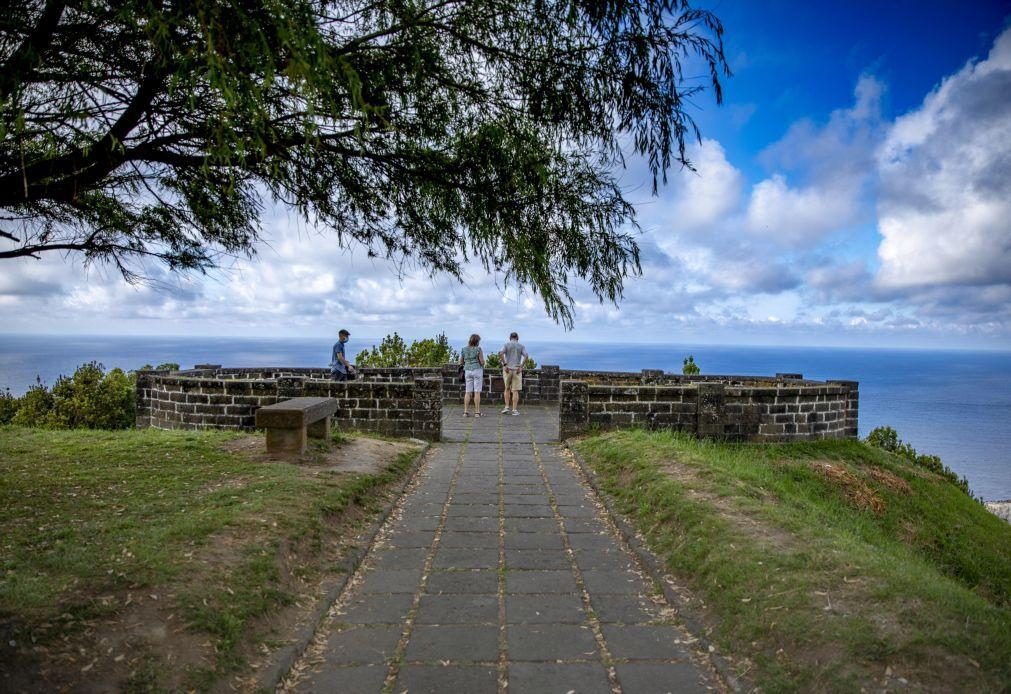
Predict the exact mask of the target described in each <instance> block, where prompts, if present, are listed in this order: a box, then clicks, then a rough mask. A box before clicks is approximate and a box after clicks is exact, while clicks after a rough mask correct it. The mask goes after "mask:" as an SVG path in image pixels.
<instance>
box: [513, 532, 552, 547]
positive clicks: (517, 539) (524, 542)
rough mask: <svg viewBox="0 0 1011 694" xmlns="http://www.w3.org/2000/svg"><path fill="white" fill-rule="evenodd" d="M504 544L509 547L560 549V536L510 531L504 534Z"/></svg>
mask: <svg viewBox="0 0 1011 694" xmlns="http://www.w3.org/2000/svg"><path fill="white" fill-rule="evenodd" d="M505 546H506V549H507V550H510V549H557V550H560V549H562V536H561V535H560V534H558V532H557V531H556V532H553V533H511V532H508V531H507V532H506V534H505Z"/></svg>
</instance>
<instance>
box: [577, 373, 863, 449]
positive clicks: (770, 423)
mask: <svg viewBox="0 0 1011 694" xmlns="http://www.w3.org/2000/svg"><path fill="white" fill-rule="evenodd" d="M561 379H562V380H561V387H560V392H561V399H560V403H559V413H560V424H561V432H562V437H563V438H565V437H568V436H573V435H575V434H578V433H581V432H583V431H586V430H588V429H590V428H591V427H595V428H603V429H610V428H625V427H630V426H641V427H646V428H649V429H672V430H676V431H684V432H688V433H691V434H695V435H697V436H700V437H707V438H715V439H721V440H727V441H755V442H758V441H812V440H817V439H842V438H853V439H855V438H857V418H858V413H859V385H858V383H857V382H856V381H827V382H819V381H808V380H804V379H803V378H801V376H800V374H777V375H776V376H775V377H768V378H761V377H754V376H681V375H680V374H665V373H664V372H663V371H653V370H644V371H642V372H640V373H605V372H590V371H562V372H561Z"/></svg>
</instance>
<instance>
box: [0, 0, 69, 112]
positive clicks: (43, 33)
mask: <svg viewBox="0 0 1011 694" xmlns="http://www.w3.org/2000/svg"><path fill="white" fill-rule="evenodd" d="M66 5H67V3H66V2H64V1H63V0H50V2H47V3H46V6H45V8H43V10H42V16H41V17H39V23H38V24H36V25H35V29H33V30H32V32H31V33H30V34H28V36H26V37H25V40H24V41H22V42H21V45H20V46H18V48H17V50H15V51H14V53H12V54H11V57H10V58H8V59H7V62H6V63H4V64H3V65H2V66H0V101H4V100H6V99H7V98H8V97H10V95H11V94H12V93H13V92H14V90H15V89H16V88H17V86H18V84H20V82H21V79H22V78H23V77H24V76H25V75H26V74H27V73H29V72H31V71H32V70H34V69H35V68H37V67H38V66H39V64H40V63H41V62H42V51H43V49H44V48H45V47H46V46H47V45H49V41H50V40H51V39H52V36H53V32H55V31H56V26H57V25H58V24H59V23H60V17H62V16H63V10H64V8H65V7H66Z"/></svg>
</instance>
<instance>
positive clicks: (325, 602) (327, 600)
mask: <svg viewBox="0 0 1011 694" xmlns="http://www.w3.org/2000/svg"><path fill="white" fill-rule="evenodd" d="M430 447H431V445H430V444H429V443H427V442H424V445H423V446H422V447H421V448H420V449H419V450H418V453H417V454H416V455H415V456H414V460H413V461H412V462H411V467H410V468H408V470H407V472H406V473H405V474H404V476H403V478H402V479H401V481H400V482H399V483H398V484H397V485H396V486H394V487H392V489H391V491H392V492H393V493H392V494H391V495H390V500H389V501H387V502H386V503H385V504H384V505H383V508H382V510H381V511H380V512H379V513H378V514H377V515H376V517H375V518H374V519H373V521H372V524H371V525H370V526H369V529H368V530H367V531H366V533H365V535H366V536H367V537H368V540H367V541H366V542H363V543H362V544H360V545H359V546H358V547H357V548H355V549H354V550H352V551H351V552H349V553H348V554H347V556H345V557H343V558H342V559H341V561H340V562H339V564H338V565H339V566H340V567H341V569H342V570H343V573H342V574H341V576H340V578H336V579H333V580H332V581H330V582H328V583H326V584H325V588H324V590H323V596H322V597H321V598H320V599H319V600H317V601H316V604H315V605H314V606H313V608H312V611H311V612H310V613H309V619H307V620H305V622H304V623H303V624H301V625H300V626H299V627H298V628H297V629H296V630H295V632H294V634H293V636H294V639H293V640H292V641H291V643H289V644H288V645H286V646H284V647H282V648H279V649H278V650H277V651H276V652H275V653H274V654H273V655H272V656H271V658H270V660H269V661H268V662H267V664H266V665H264V666H263V668H262V669H261V671H260V674H259V675H258V676H257V678H256V685H257V690H258V691H260V692H274V691H276V690H277V686H278V685H279V684H280V683H281V680H282V679H284V677H285V675H287V674H288V671H289V670H291V667H292V665H294V664H295V661H297V660H298V659H299V657H301V655H302V653H303V652H304V651H305V649H306V647H307V646H308V645H309V642H310V641H312V638H313V636H315V634H316V630H317V629H318V628H319V625H320V622H321V621H322V620H323V618H324V617H325V616H326V615H327V612H329V611H330V607H331V606H332V605H333V604H334V601H336V600H337V598H338V597H339V596H340V594H341V593H342V592H343V591H344V588H345V586H347V583H348V581H350V580H351V578H352V577H353V576H354V575H355V571H357V570H358V566H359V565H360V564H361V563H362V560H363V559H364V558H365V555H366V554H368V553H369V550H371V549H372V545H373V543H374V542H375V540H376V534H377V533H378V532H379V529H380V528H382V527H383V524H384V523H385V522H386V519H387V518H388V517H389V515H390V513H391V512H392V511H393V508H394V507H395V506H396V505H397V502H398V501H399V500H400V497H401V496H402V495H403V493H404V490H405V489H406V488H407V486H408V485H409V484H410V483H411V481H412V480H413V479H414V476H415V475H416V474H417V472H418V469H419V468H420V467H421V463H422V460H423V459H424V457H425V454H426V453H427V452H428V449H429V448H430Z"/></svg>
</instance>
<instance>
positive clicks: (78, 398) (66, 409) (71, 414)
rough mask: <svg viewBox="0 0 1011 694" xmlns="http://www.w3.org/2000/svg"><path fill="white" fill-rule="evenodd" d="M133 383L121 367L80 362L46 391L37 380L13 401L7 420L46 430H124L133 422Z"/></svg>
mask: <svg viewBox="0 0 1011 694" xmlns="http://www.w3.org/2000/svg"><path fill="white" fill-rule="evenodd" d="M134 385H135V382H134V378H133V376H130V375H127V374H126V373H124V372H123V371H122V369H113V370H112V371H110V372H109V373H105V369H104V367H103V366H102V365H101V364H98V363H96V362H91V363H88V364H82V365H81V366H79V367H78V368H77V370H76V371H75V372H74V375H73V376H60V377H59V378H58V379H56V384H55V385H54V386H53V389H52V391H50V390H49V389H48V388H46V386H45V385H44V384H43V383H42V382H41V381H39V382H38V383H36V385H34V386H32V387H31V388H29V390H28V392H27V393H25V394H24V395H23V396H22V397H21V398H20V399H18V400H16V401H15V402H16V407H17V413H16V414H14V416H13V417H12V419H11V421H12V422H13V423H14V424H17V425H19V426H25V427H46V428H50V429H128V428H130V427H132V426H133V425H134V423H135V421H136V402H135V387H134Z"/></svg>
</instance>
